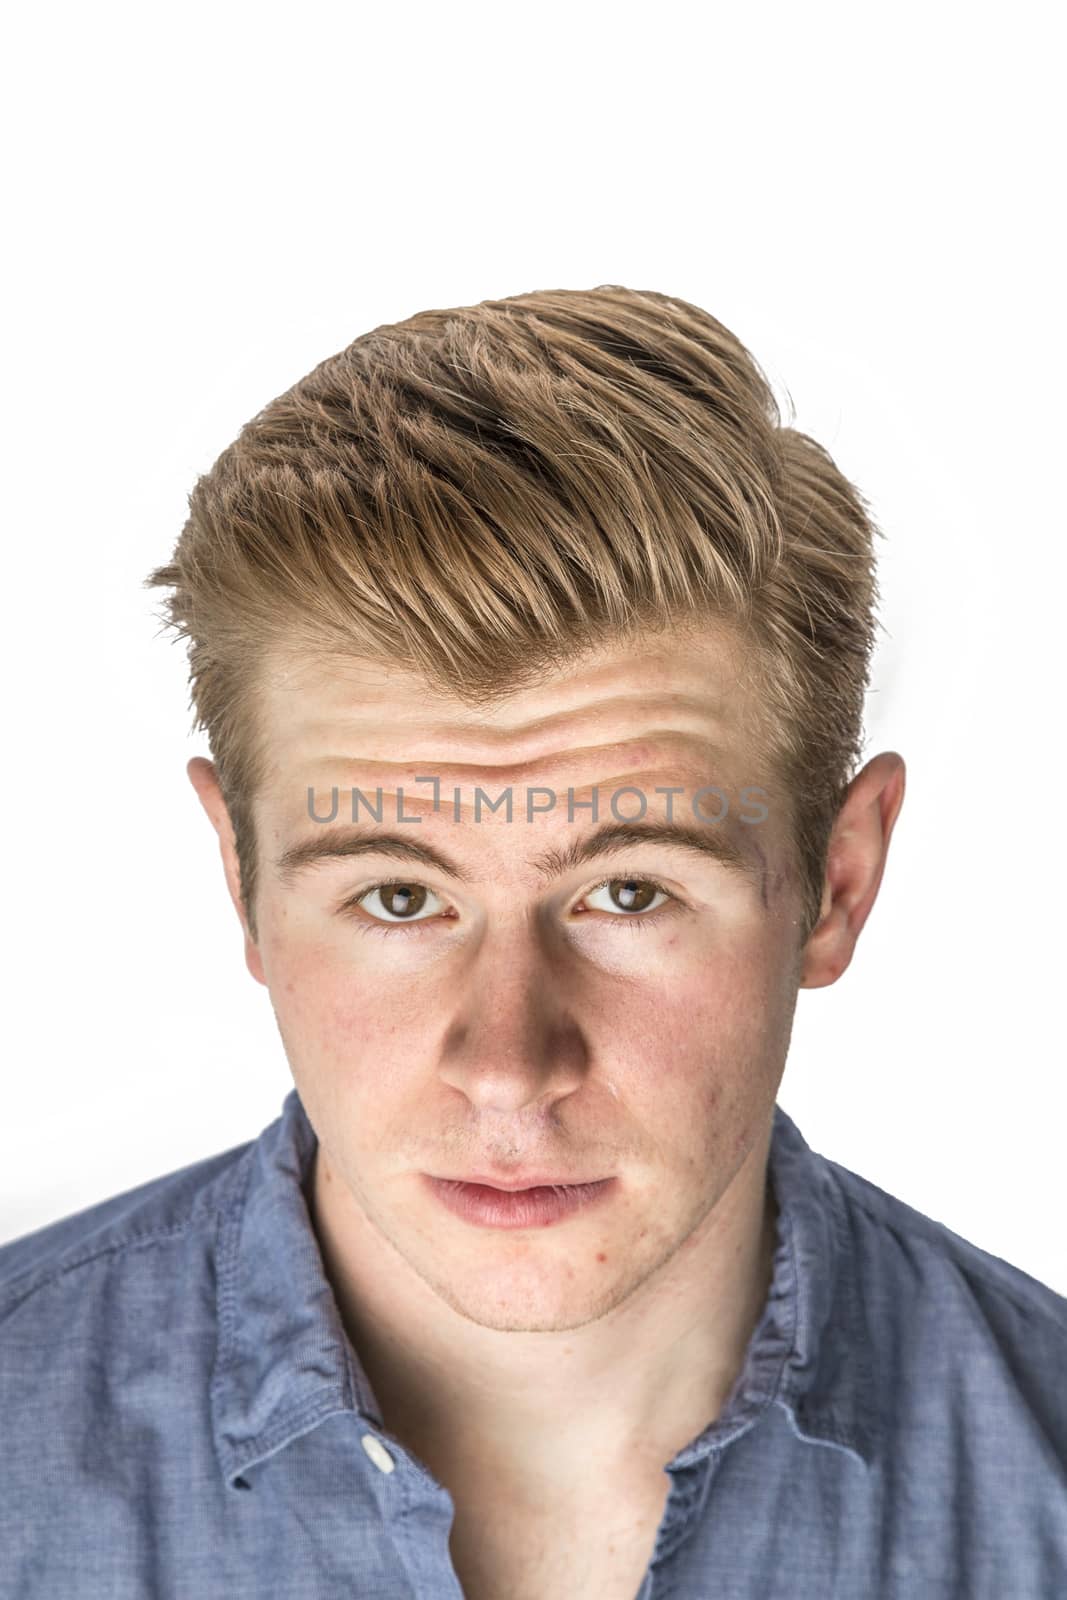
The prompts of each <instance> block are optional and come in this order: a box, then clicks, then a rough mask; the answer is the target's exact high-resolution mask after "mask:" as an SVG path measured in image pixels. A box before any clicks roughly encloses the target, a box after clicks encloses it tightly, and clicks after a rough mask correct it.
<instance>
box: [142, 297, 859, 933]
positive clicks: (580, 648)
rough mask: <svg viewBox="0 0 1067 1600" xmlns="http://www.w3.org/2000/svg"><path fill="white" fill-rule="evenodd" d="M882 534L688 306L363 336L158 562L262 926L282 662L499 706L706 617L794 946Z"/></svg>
mask: <svg viewBox="0 0 1067 1600" xmlns="http://www.w3.org/2000/svg"><path fill="white" fill-rule="evenodd" d="M876 534H879V530H878V528H877V527H876V526H875V524H874V523H873V521H872V518H871V515H870V511H869V508H868V506H867V503H866V502H865V500H864V499H863V497H862V495H861V494H860V493H859V492H858V490H857V489H856V488H855V487H854V486H853V485H852V484H851V483H849V482H848V480H847V479H846V478H845V477H844V476H843V475H842V473H841V472H840V471H839V470H838V468H837V467H836V466H835V464H834V461H833V459H832V458H831V457H830V455H829V454H828V453H827V452H826V450H824V449H823V448H822V446H821V445H819V444H817V443H816V442H815V441H814V440H813V439H811V438H809V437H808V436H807V435H805V434H803V433H799V432H797V431H795V430H794V429H793V428H791V427H783V426H782V422H781V417H780V413H779V409H778V406H777V403H776V401H775V398H774V395H773V393H772V391H771V387H770V384H769V383H768V381H767V379H766V377H765V376H764V374H763V372H762V370H761V368H760V367H759V366H758V365H757V363H756V362H755V360H754V359H753V357H752V356H751V355H750V354H749V352H748V350H747V349H746V348H745V347H744V345H742V344H741V342H740V341H739V340H738V339H737V338H736V337H735V335H734V334H732V333H731V332H730V331H729V330H728V329H727V328H725V327H723V325H722V324H721V323H720V322H717V321H716V320H715V318H714V317H712V316H710V315H709V314H708V313H707V312H706V311H702V310H700V309H699V308H698V307H697V306H694V305H691V304H689V303H688V302H687V301H684V300H678V299H673V298H671V297H669V296H667V295H664V294H657V293H655V292H654V291H652V290H633V289H626V288H623V287H620V286H618V285H615V284H603V285H601V286H600V287H598V288H595V289H589V290H577V289H553V290H544V291H538V292H535V293H530V294H520V295H513V296H511V297H509V298H507V299H503V300H483V301H482V302H481V303H480V304H478V305H474V306H460V307H455V308H453V309H450V310H437V311H421V312H419V313H418V314H417V315H416V316H413V317H409V318H407V319H406V320H405V321H403V322H398V323H391V324H387V325H383V326H382V327H379V328H375V329H374V330H373V331H372V332H370V333H365V334H362V335H361V336H360V337H358V338H357V339H355V340H353V342H352V343H351V344H350V345H348V346H347V347H346V348H345V349H344V350H341V351H340V352H338V354H336V355H333V356H331V357H329V358H328V359H327V360H325V361H323V362H321V363H320V364H319V365H318V366H317V367H315V368H314V370H313V371H311V372H310V373H308V375H307V376H306V377H304V378H301V379H300V380H299V381H298V382H297V383H294V384H293V386H292V387H291V388H290V389H288V390H287V391H286V392H285V393H284V394H282V395H280V396H279V397H278V398H277V399H276V400H273V401H271V403H270V404H269V405H267V406H265V407H264V408H263V410H262V411H260V412H259V413H258V414H257V415H256V416H255V417H253V418H252V419H251V421H249V422H248V423H246V424H245V426H244V427H243V428H242V429H241V431H240V433H239V435H238V437H237V438H236V439H235V440H234V442H233V443H232V444H230V445H229V446H227V448H226V449H225V450H223V452H222V454H221V455H220V456H219V457H218V460H217V461H216V462H215V463H214V465H213V466H212V467H211V469H210V471H209V472H207V473H205V474H203V475H202V476H201V477H199V478H198V479H197V482H196V485H195V487H194V489H193V491H192V493H191V494H190V496H189V516H188V520H187V521H186V523H185V526H184V528H183V529H182V532H181V535H180V537H179V539H178V541H177V545H176V547H175V550H174V554H173V557H172V559H171V561H170V562H169V563H168V564H167V565H166V566H161V567H157V568H156V569H155V570H154V571H153V572H152V573H151V574H150V575H149V577H148V578H147V579H146V580H145V586H146V587H151V586H160V587H166V588H170V589H171V590H172V591H173V592H172V594H171V595H170V596H169V597H168V599H167V600H166V602H165V607H164V616H163V620H164V624H165V626H167V627H169V628H171V629H173V630H174V632H175V634H176V636H177V637H178V638H187V639H188V640H189V674H190V686H191V698H190V704H191V705H192V706H193V708H194V710H195V717H194V722H193V727H194V728H202V729H204V730H205V731H206V732H207V734H208V739H209V743H210V747H211V753H212V757H213V760H214V762H215V764H216V768H217V772H218V777H219V783H220V787H221V789H222V793H223V797H224V799H225V801H226V805H227V809H228V811H229V815H230V819H231V822H232V824H233V828H234V832H235V838H236V846H237V855H238V862H239V867H240V878H241V895H242V901H243V904H244V910H245V915H246V918H247V920H248V924H249V929H250V932H251V934H252V937H253V938H256V923H255V915H254V909H255V907H254V901H255V889H256V881H257V863H256V842H255V831H254V824H253V813H252V805H253V800H254V798H255V796H256V794H257V793H258V792H259V790H260V789H261V787H262V785H263V782H264V778H265V775H266V773H267V772H268V770H269V765H270V759H269V756H270V753H269V750H268V748H267V745H266V740H265V732H264V727H263V723H262V719H261V716H260V714H259V711H260V707H259V697H258V696H257V688H258V687H259V686H260V685H261V683H262V675H263V673H264V671H265V669H266V667H267V664H268V662H270V661H273V660H276V659H278V658H283V659H289V660H292V661H299V660H300V659H302V658H304V657H307V658H312V657H318V656H325V657H327V658H329V657H330V656H333V657H337V656H346V655H347V656H350V657H361V658H372V659H382V660H388V661H389V662H390V663H391V664H392V665H393V666H395V667H397V668H400V669H403V670H409V671H411V672H414V673H417V674H419V675H420V676H421V677H423V678H424V679H425V680H426V681H427V682H428V683H430V684H432V685H433V686H434V687H435V688H440V689H442V690H445V691H447V692H449V693H451V694H453V695H455V696H456V697H457V698H460V699H462V700H465V701H468V702H469V703H471V704H473V705H485V704H488V703H491V702H493V701H495V700H498V699H500V698H503V697H505V696H506V695H507V694H509V693H512V692H515V691H516V690H517V689H519V688H521V687H523V686H525V685H527V684H529V683H531V682H533V681H534V680H535V678H536V677H537V676H538V674H540V673H543V672H544V671H545V670H546V669H551V668H556V667H562V666H564V665H566V664H567V663H569V662H571V661H573V660H574V659H576V658H578V657H580V656H581V655H582V654H583V653H584V652H585V651H586V650H589V649H590V648H596V647H598V646H601V645H605V646H606V645H610V644H611V643H613V642H615V641H618V642H620V643H623V642H626V641H628V640H630V639H633V638H635V637H638V636H640V637H642V638H644V637H646V636H648V635H649V634H659V633H660V632H663V631H667V630H669V631H671V632H673V633H675V634H678V635H683V634H688V632H689V631H690V630H691V629H695V628H699V627H701V626H703V625H704V624H706V623H707V622H717V623H719V624H721V625H723V627H724V628H725V629H727V630H728V632H729V634H730V636H731V637H732V638H734V639H735V640H737V641H739V642H740V645H741V647H742V649H743V652H744V659H745V661H746V663H747V664H748V670H749V672H750V673H751V675H752V681H753V682H754V683H755V684H756V685H757V687H758V695H757V700H756V704H757V705H758V707H759V713H758V724H759V727H758V732H759V735H760V746H761V749H762V751H763V753H764V755H765V757H766V760H767V762H768V766H769V770H771V771H773V772H774V773H775V774H776V776H777V778H778V780H779V781H780V783H781V785H782V788H783V792H784V793H785V794H787V795H788V797H789V801H790V808H791V818H790V830H791V839H792V843H793V849H794V867H795V870H796V872H797V874H798V878H799V882H800V885H801V892H802V901H803V915H802V929H803V937H804V938H805V939H806V937H807V935H808V933H809V932H810V930H811V929H812V928H813V927H814V926H815V924H816V922H817V921H818V916H819V909H820V904H821V899H822V885H823V878H824V874H825V868H826V852H827V845H828V842H829V836H830V832H831V829H832V827H833V822H834V819H835V817H836V814H837V811H838V809H839V807H840V804H841V801H842V799H843V797H844V792H845V789H846V788H847V786H848V783H849V781H850V780H851V777H852V776H853V775H854V770H855V768H856V766H857V764H858V762H859V760H860V755H861V748H862V718H863V703H864V695H865V691H866V687H867V682H868V673H869V668H870V659H871V654H872V649H873V642H874V633H875V628H876V627H877V623H876V621H875V618H874V607H875V603H876V600H877V587H876V582H875V575H874V550H873V539H874V536H875V535H876Z"/></svg>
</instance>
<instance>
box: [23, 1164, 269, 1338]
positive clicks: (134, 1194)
mask: <svg viewBox="0 0 1067 1600" xmlns="http://www.w3.org/2000/svg"><path fill="white" fill-rule="evenodd" d="M254 1142H255V1141H251V1140H250V1141H247V1142H246V1143H244V1144H240V1145H235V1146H234V1147H233V1148H232V1149H230V1150H226V1151H223V1152H221V1153H219V1154H217V1155H212V1156H208V1157H206V1158H204V1159H203V1160H201V1161H196V1162H193V1163H191V1164H189V1165H188V1166H184V1167H180V1168H177V1169H176V1170H174V1171H172V1172H169V1173H164V1174H163V1175H162V1176H160V1177H157V1178H153V1179H151V1180H149V1181H148V1182H147V1183H143V1184H139V1185H137V1186H136V1187H135V1188H132V1189H126V1190H123V1191H122V1192H120V1193H118V1194H115V1195H111V1196H109V1197H108V1198H106V1199H104V1200H101V1201H98V1202H96V1203H95V1204H93V1205H90V1206H86V1207H84V1208H83V1209H82V1210H80V1211H76V1212H73V1213H71V1214H70V1215H69V1216H66V1217H61V1218H59V1219H58V1220H57V1221H55V1222H51V1223H48V1224H46V1225H45V1226H44V1227H41V1228H37V1229H34V1230H33V1231H32V1232H30V1233H26V1234H23V1235H21V1236H20V1237H18V1238H16V1239H12V1240H9V1241H8V1242H7V1243H5V1244H3V1245H0V1347H2V1346H3V1344H4V1342H5V1334H6V1332H7V1331H8V1330H11V1329H14V1328H16V1327H17V1329H18V1330H19V1342H20V1343H24V1340H23V1338H22V1337H21V1336H22V1335H23V1334H25V1333H27V1332H28V1331H29V1329H31V1328H33V1327H37V1328H39V1330H40V1331H41V1332H42V1333H43V1332H44V1331H45V1330H46V1328H47V1325H48V1324H49V1323H54V1324H55V1325H56V1327H57V1330H58V1329H59V1328H62V1327H64V1326H66V1324H67V1319H68V1318H69V1316H70V1314H71V1310H70V1308H71V1307H72V1306H77V1307H78V1308H80V1309H81V1311H82V1313H83V1314H84V1311H85V1309H86V1308H87V1306H88V1304H89V1303H90V1302H91V1301H92V1299H93V1297H94V1294H95V1293H97V1292H98V1291H100V1290H103V1289H104V1288H105V1287H106V1292H107V1298H108V1301H109V1303H110V1304H112V1306H113V1305H114V1297H115V1295H116V1294H119V1295H122V1294H123V1293H126V1294H127V1295H132V1297H133V1299H136V1293H137V1285H138V1284H139V1283H144V1282H146V1281H147V1280H148V1279H150V1278H151V1276H152V1274H153V1273H154V1272H159V1273H161V1274H162V1275H163V1276H164V1277H166V1276H168V1275H172V1272H173V1259H172V1258H173V1257H174V1256H175V1255H177V1254H182V1253H184V1254H187V1255H188V1254H189V1253H190V1252H192V1254H193V1255H197V1254H202V1253H203V1249H204V1245H205V1243H206V1242H207V1241H209V1240H211V1239H213V1236H214V1231H215V1227H216V1226H217V1223H218V1220H219V1218H220V1216H221V1215H222V1214H223V1213H224V1212H225V1209H226V1207H227V1205H228V1204H229V1203H230V1196H231V1193H232V1191H233V1188H234V1179H235V1178H236V1177H238V1176H239V1172H240V1167H241V1163H242V1158H244V1157H245V1156H246V1155H247V1153H248V1152H249V1151H250V1150H251V1148H252V1146H253V1144H254ZM164 1256H165V1257H167V1258H168V1260H167V1262H166V1263H164V1262H162V1261H161V1259H160V1258H161V1257H164Z"/></svg>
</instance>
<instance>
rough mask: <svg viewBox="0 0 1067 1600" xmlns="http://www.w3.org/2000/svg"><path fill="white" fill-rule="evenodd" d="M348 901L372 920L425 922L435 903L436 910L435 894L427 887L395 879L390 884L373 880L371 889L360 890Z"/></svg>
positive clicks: (432, 912) (438, 906) (436, 898)
mask: <svg viewBox="0 0 1067 1600" xmlns="http://www.w3.org/2000/svg"><path fill="white" fill-rule="evenodd" d="M375 900H377V902H378V904H377V906H376V905H375V904H374V902H375ZM349 904H350V905H351V906H354V907H358V908H359V909H360V910H361V911H363V912H365V913H366V915H367V916H369V917H372V918H373V919H374V921H375V922H394V923H402V922H425V921H427V920H428V917H429V916H432V915H435V914H436V912H435V910H434V906H435V905H437V910H440V905H439V904H438V896H437V895H435V894H434V892H433V890H432V889H427V888H426V886H425V884H422V883H403V882H401V881H400V880H399V879H395V880H393V881H392V882H391V883H376V884H375V885H374V887H373V888H371V889H364V891H363V893H362V894H361V895H357V896H356V898H355V900H353V901H350V902H349Z"/></svg>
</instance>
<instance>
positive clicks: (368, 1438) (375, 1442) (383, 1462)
mask: <svg viewBox="0 0 1067 1600" xmlns="http://www.w3.org/2000/svg"><path fill="white" fill-rule="evenodd" d="M360 1443H361V1444H362V1446H363V1448H364V1450H365V1451H366V1452H367V1454H368V1455H369V1456H370V1458H371V1460H372V1461H373V1462H374V1465H375V1466H376V1467H377V1468H378V1470H379V1472H393V1471H394V1470H395V1468H396V1462H395V1461H394V1460H393V1458H392V1456H391V1455H390V1454H389V1452H388V1450H387V1449H386V1448H385V1446H384V1444H383V1443H382V1441H381V1440H380V1439H376V1438H375V1437H374V1435H373V1433H365V1434H364V1435H363V1437H362V1439H361V1440H360Z"/></svg>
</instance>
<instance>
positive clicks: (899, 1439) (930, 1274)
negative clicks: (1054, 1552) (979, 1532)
mask: <svg viewBox="0 0 1067 1600" xmlns="http://www.w3.org/2000/svg"><path fill="white" fill-rule="evenodd" d="M818 1159H819V1160H820V1162H822V1163H823V1164H824V1167H825V1170H826V1172H827V1173H828V1175H829V1177H830V1179H831V1181H832V1184H833V1186H834V1187H835V1189H836V1191H837V1194H838V1195H839V1196H840V1201H841V1204H840V1205H839V1206H838V1207H837V1208H836V1210H837V1215H838V1219H839V1227H840V1230H841V1235H842V1236H841V1239H840V1248H841V1251H842V1256H843V1261H844V1265H845V1270H846V1271H847V1273H848V1274H849V1276H850V1277H851V1280H852V1283H853V1285H854V1287H855V1290H856V1291H857V1293H856V1299H857V1300H858V1303H859V1306H860V1310H861V1317H862V1326H863V1327H864V1329H865V1336H866V1339H867V1345H868V1350H869V1351H870V1354H871V1383H872V1388H873V1392H874V1396H875V1400H876V1404H877V1407H878V1410H879V1412H880V1413H881V1415H882V1418H883V1420H884V1422H885V1425H886V1427H887V1428H888V1430H889V1433H890V1436H891V1438H892V1439H893V1441H894V1446H895V1448H896V1452H897V1454H898V1455H899V1456H900V1457H901V1458H902V1459H909V1458H911V1457H912V1456H913V1453H914V1450H915V1449H916V1447H917V1442H918V1441H929V1440H931V1439H940V1440H941V1441H943V1442H945V1443H943V1445H942V1447H941V1448H940V1449H939V1451H938V1459H939V1461H940V1462H941V1464H942V1467H944V1466H945V1465H946V1463H947V1461H948V1459H949V1455H948V1452H947V1441H949V1440H955V1441H956V1442H957V1443H959V1445H960V1447H961V1449H962V1452H963V1455H964V1456H966V1457H967V1458H968V1459H969V1460H971V1462H972V1465H971V1467H970V1468H968V1469H967V1470H970V1471H973V1472H978V1473H979V1474H981V1475H983V1476H989V1475H992V1476H995V1477H997V1478H998V1487H999V1486H1001V1485H1003V1487H1004V1488H1005V1492H1008V1493H1009V1496H1010V1494H1014V1492H1015V1485H1014V1483H1011V1482H1010V1480H1012V1478H1013V1475H1014V1477H1015V1478H1017V1476H1018V1473H1019V1472H1020V1471H1022V1470H1024V1469H1027V1468H1029V1467H1030V1466H1034V1467H1045V1466H1047V1465H1048V1463H1049V1460H1050V1459H1051V1460H1052V1461H1054V1462H1055V1463H1056V1466H1055V1471H1054V1478H1055V1492H1056V1493H1057V1495H1059V1496H1062V1495H1063V1493H1064V1489H1065V1488H1067V1298H1065V1297H1064V1296H1063V1295H1060V1294H1058V1293H1057V1292H1056V1291H1055V1290H1054V1289H1052V1288H1051V1287H1049V1285H1048V1284H1045V1283H1042V1282H1041V1281H1040V1280H1038V1279H1037V1278H1034V1277H1032V1276H1031V1275H1030V1274H1029V1273H1027V1272H1024V1271H1023V1270H1022V1269H1021V1268H1020V1267H1017V1266H1014V1265H1013V1264H1012V1263H1011V1262H1009V1261H1005V1260H1003V1259H1001V1257H999V1256H996V1255H993V1254H992V1253H990V1252H989V1251H987V1250H983V1249H982V1248H981V1247H980V1246H979V1245H978V1244H976V1243H974V1242H973V1241H971V1240H969V1239H966V1238H964V1237H963V1236H961V1235H960V1234H958V1233H956V1232H954V1231H953V1230H952V1229H951V1228H948V1227H947V1226H945V1224H943V1223H941V1222H938V1221H935V1220H934V1219H933V1218H932V1217H928V1216H926V1215H924V1214H923V1213H922V1212H920V1211H918V1210H916V1209H915V1207H913V1206H910V1205H908V1204H907V1203H906V1202H905V1201H903V1200H900V1199H898V1198H897V1197H896V1196H894V1195H891V1194H888V1193H887V1192H886V1191H885V1190H883V1189H880V1188H879V1187H878V1186H877V1185H876V1184H874V1183H871V1182H870V1181H868V1180H867V1179H865V1178H862V1177H860V1176H859V1175H858V1174H857V1173H855V1172H852V1171H850V1170H849V1169H848V1168H846V1167H843V1166H841V1165H840V1164H839V1163H837V1162H833V1161H830V1160H827V1159H826V1158H825V1157H819V1158H818ZM994 1442H995V1444H996V1449H995V1450H989V1451H986V1450H985V1449H984V1448H983V1444H984V1445H991V1444H993V1443H994ZM980 1449H981V1455H982V1459H981V1460H980V1461H979V1460H978V1452H979V1450H980ZM976 1463H977V1464H976Z"/></svg>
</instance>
